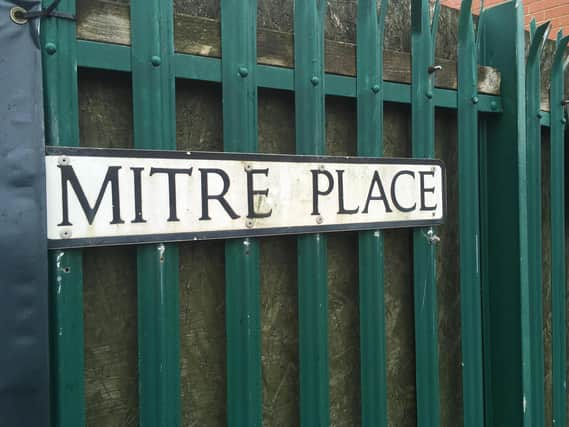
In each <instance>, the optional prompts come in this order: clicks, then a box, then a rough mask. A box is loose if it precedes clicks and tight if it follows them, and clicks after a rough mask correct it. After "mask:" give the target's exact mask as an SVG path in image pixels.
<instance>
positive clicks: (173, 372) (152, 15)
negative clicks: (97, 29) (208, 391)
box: [130, 0, 181, 427]
mask: <svg viewBox="0 0 569 427" xmlns="http://www.w3.org/2000/svg"><path fill="white" fill-rule="evenodd" d="M130 11H131V12H130V13H131V32H132V49H131V62H132V87H133V109H134V145H135V147H136V148H143V149H162V150H168V149H171V150H173V149H175V148H176V128H175V127H176V109H175V92H174V91H175V85H174V83H175V78H174V75H175V74H174V61H173V60H174V35H173V33H174V32H173V28H174V25H173V19H174V11H173V4H172V0H132V1H131V5H130ZM137 264H138V268H137V273H138V376H139V382H138V387H139V424H140V426H142V427H173V426H178V425H180V413H181V412H180V366H179V364H180V361H179V351H180V349H179V346H180V344H179V340H180V337H179V335H180V333H179V290H178V248H177V247H176V246H175V245H166V244H153V245H144V246H141V247H139V248H138V260H137Z"/></svg>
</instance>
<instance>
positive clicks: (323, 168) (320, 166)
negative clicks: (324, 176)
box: [318, 165, 326, 171]
mask: <svg viewBox="0 0 569 427" xmlns="http://www.w3.org/2000/svg"><path fill="white" fill-rule="evenodd" d="M318 170H321V171H325V170H326V166H324V165H318Z"/></svg>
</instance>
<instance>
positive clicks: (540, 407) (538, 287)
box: [522, 21, 549, 427]
mask: <svg viewBox="0 0 569 427" xmlns="http://www.w3.org/2000/svg"><path fill="white" fill-rule="evenodd" d="M533 22H534V23H533V27H534V30H533V31H532V32H531V33H532V34H531V44H530V49H529V54H528V58H527V65H526V79H527V80H526V100H527V101H526V126H527V127H526V132H527V136H526V150H527V203H528V207H527V211H528V236H527V237H528V263H529V264H528V267H529V292H528V295H529V300H528V301H527V305H528V306H529V307H530V316H529V322H530V330H529V340H530V343H529V345H530V352H531V365H532V366H531V383H530V385H529V387H531V389H532V391H531V399H529V400H528V401H527V403H528V405H531V408H530V411H529V413H530V414H531V417H532V418H528V421H529V422H531V425H532V426H536V427H538V426H542V425H543V423H544V421H545V408H544V403H545V402H544V381H545V378H544V361H543V284H542V244H541V122H540V121H541V109H540V105H541V71H540V63H541V54H542V51H543V45H544V43H545V40H547V36H548V34H549V22H548V23H546V24H543V25H541V26H539V27H538V28H537V29H535V21H533ZM522 305H525V302H524V301H522ZM523 339H525V336H522V340H523Z"/></svg>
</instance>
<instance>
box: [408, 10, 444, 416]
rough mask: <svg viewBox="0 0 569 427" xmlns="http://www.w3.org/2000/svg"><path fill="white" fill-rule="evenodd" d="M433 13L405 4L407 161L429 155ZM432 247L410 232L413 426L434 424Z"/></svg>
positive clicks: (423, 233)
mask: <svg viewBox="0 0 569 427" xmlns="http://www.w3.org/2000/svg"><path fill="white" fill-rule="evenodd" d="M438 8H439V4H438V2H437V6H436V7H435V13H434V16H433V21H432V22H433V25H431V19H430V15H429V1H428V0H413V1H412V3H411V26H412V35H411V52H412V55H411V57H412V61H411V62H412V64H411V66H412V84H411V99H412V103H411V111H412V138H413V157H420V158H432V157H434V155H435V104H434V102H433V86H434V82H433V80H434V73H435V72H436V71H435V70H434V68H431V67H433V66H435V65H436V64H434V63H433V61H434V57H435V55H434V50H435V36H436V30H437V22H438V13H437V11H438ZM435 243H436V236H435V234H434V230H433V229H432V228H419V229H415V230H414V231H413V267H414V271H413V275H414V301H415V354H416V385H417V425H418V426H420V427H435V426H438V425H439V424H440V401H439V400H440V397H439V364H438V360H439V358H438V344H437V341H438V338H437V336H438V333H437V329H438V324H437V284H436V274H435Z"/></svg>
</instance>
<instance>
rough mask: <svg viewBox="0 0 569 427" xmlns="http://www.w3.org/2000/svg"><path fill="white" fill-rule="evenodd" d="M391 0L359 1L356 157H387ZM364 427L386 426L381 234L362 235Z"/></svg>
mask: <svg viewBox="0 0 569 427" xmlns="http://www.w3.org/2000/svg"><path fill="white" fill-rule="evenodd" d="M388 4H389V2H388V0H382V1H381V9H380V12H379V16H378V11H377V1H376V0H360V1H359V2H358V18H357V97H358V98H357V103H358V104H357V105H358V154H359V155H360V156H369V157H371V156H374V157H379V156H383V35H384V26H385V16H386V12H387V7H388ZM358 271H359V293H360V358H361V362H360V363H361V374H360V376H361V402H362V403H361V405H362V426H363V427H372V426H373V427H387V391H386V389H387V385H386V383H387V374H386V358H385V303H384V264H383V236H382V235H381V232H380V231H379V230H376V231H364V232H361V233H360V234H359V270H358Z"/></svg>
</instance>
